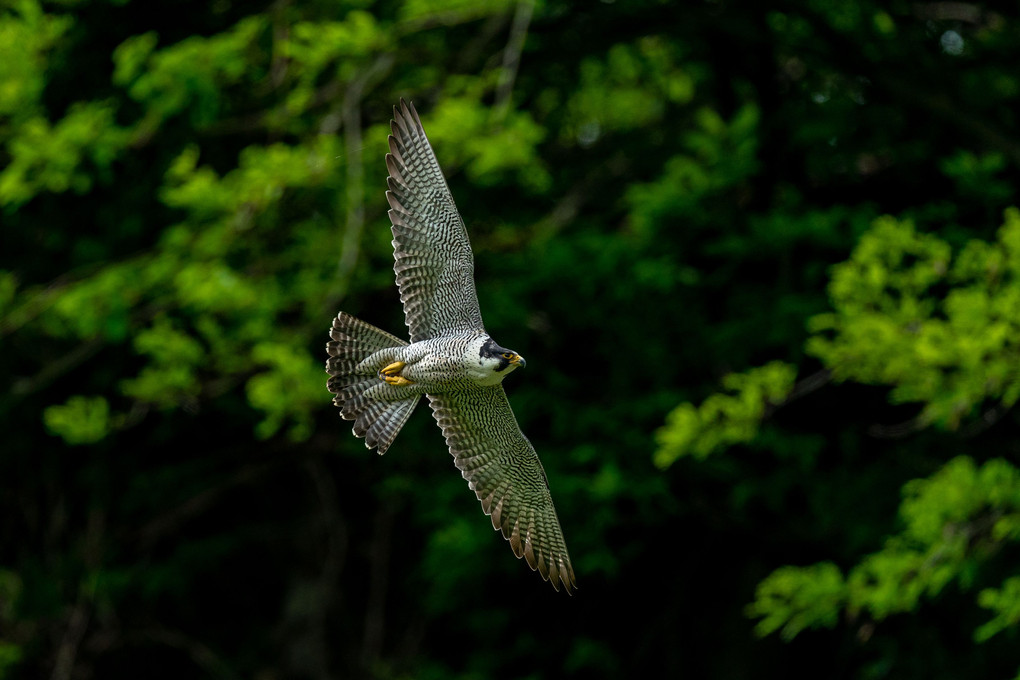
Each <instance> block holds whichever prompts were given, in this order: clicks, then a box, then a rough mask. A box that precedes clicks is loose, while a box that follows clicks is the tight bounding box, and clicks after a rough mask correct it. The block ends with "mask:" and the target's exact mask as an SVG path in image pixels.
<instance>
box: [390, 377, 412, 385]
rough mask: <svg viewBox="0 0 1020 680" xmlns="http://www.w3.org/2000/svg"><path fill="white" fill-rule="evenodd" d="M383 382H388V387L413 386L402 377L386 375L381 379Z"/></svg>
mask: <svg viewBox="0 0 1020 680" xmlns="http://www.w3.org/2000/svg"><path fill="white" fill-rule="evenodd" d="M383 380H385V381H386V382H388V383H389V384H390V385H398V386H399V385H413V384H414V383H413V382H411V381H410V380H408V379H407V378H405V377H404V376H402V375H387V376H385V377H383Z"/></svg>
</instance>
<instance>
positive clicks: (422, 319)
mask: <svg viewBox="0 0 1020 680" xmlns="http://www.w3.org/2000/svg"><path fill="white" fill-rule="evenodd" d="M390 129H391V130H392V134H391V135H390V137H389V146H390V152H389V153H388V154H386V168H387V170H389V177H388V178H387V184H388V186H389V190H388V191H387V192H386V199H387V200H388V201H389V204H390V211H389V217H390V222H391V223H392V225H393V226H392V229H391V231H392V232H393V257H394V260H395V262H394V265H393V270H394V272H395V273H396V279H397V287H398V288H399V290H400V301H401V302H402V303H403V305H404V320H405V322H406V323H407V328H408V330H409V331H410V336H411V342H410V343H407V342H404V341H403V340H401V339H400V338H397V337H396V336H393V335H390V334H389V333H387V332H386V331H383V330H380V329H378V328H376V327H375V326H372V325H369V324H367V323H365V322H364V321H361V320H359V319H356V318H355V317H353V316H351V315H350V314H347V313H345V312H340V313H339V314H338V315H337V317H336V318H335V319H334V320H333V327H332V328H331V329H330V338H332V340H331V342H329V343H328V344H327V345H326V351H327V352H328V353H329V359H328V360H327V361H326V372H327V373H329V374H330V376H331V377H330V379H329V382H328V383H327V386H328V388H329V391H330V392H332V393H333V394H334V395H335V396H334V397H333V403H334V404H336V405H337V406H338V407H339V408H340V414H341V415H342V416H343V417H344V419H345V420H353V421H354V434H355V436H357V437H364V438H365V446H367V447H368V448H376V449H377V450H378V451H379V453H380V454H382V453H385V452H386V450H387V449H388V448H389V447H390V445H391V444H392V443H393V440H394V438H395V437H396V436H397V433H398V432H400V428H402V427H403V426H404V423H406V422H407V419H408V418H409V417H410V415H411V412H412V411H413V410H414V407H415V406H416V405H417V404H418V401H419V400H420V399H421V396H422V395H423V394H424V395H425V396H427V397H428V400H429V405H430V406H431V407H432V414H433V416H435V419H436V422H437V423H439V427H440V428H441V429H442V431H443V435H444V436H445V437H446V444H447V446H449V448H450V453H451V454H452V455H453V459H454V463H455V464H456V465H457V468H458V469H460V471H461V474H462V475H463V477H464V479H466V480H467V482H468V486H469V487H470V488H471V490H472V491H474V492H475V495H476V496H477V497H478V500H479V501H481V503H482V510H483V511H484V512H485V514H487V515H489V516H490V518H491V519H492V526H493V528H494V529H496V530H498V531H501V532H502V533H503V536H504V537H505V538H506V539H507V540H508V541H509V542H510V547H511V548H512V549H513V551H514V554H515V555H517V557H523V558H524V559H525V560H527V563H528V565H529V566H530V567H531V568H532V569H535V570H537V571H538V572H539V573H540V574H541V575H542V578H544V579H546V580H548V581H549V582H550V583H551V584H552V586H553V588H555V589H556V590H559V589H560V586H563V588H564V589H565V590H566V591H567V593H572V592H573V590H574V589H575V588H576V587H577V584H576V582H575V579H574V568H573V566H572V565H571V563H570V556H569V555H568V554H567V546H566V543H565V542H564V540H563V531H562V529H560V523H559V519H558V518H557V516H556V509H555V507H553V501H552V495H550V493H549V483H548V480H547V479H546V475H545V470H543V469H542V463H541V462H539V460H538V454H537V453H535V448H534V447H533V446H532V445H531V442H529V441H528V438H527V437H525V436H524V433H523V432H521V429H520V427H519V426H518V425H517V420H516V418H514V414H513V411H512V410H511V409H510V402H509V401H507V397H506V393H505V392H504V391H503V386H502V382H503V379H504V378H505V377H506V376H508V375H509V374H510V373H512V372H513V371H514V370H515V369H517V368H522V367H524V365H525V361H524V357H522V356H521V355H520V354H518V353H517V352H514V351H513V350H509V349H507V348H505V347H501V346H500V345H499V344H497V343H496V342H495V341H494V340H493V339H492V338H491V337H489V334H488V333H486V332H485V328H484V326H483V324H482V314H481V311H480V310H479V308H478V295H477V293H476V292H475V282H474V255H473V254H472V252H471V243H470V242H469V240H468V235H467V229H466V228H465V227H464V220H463V219H461V216H460V213H459V212H458V211H457V206H456V205H455V204H454V202H453V196H452V195H451V194H450V189H449V187H448V186H447V184H446V179H445V178H444V177H443V172H442V170H440V168H439V162H438V161H437V160H436V156H435V153H433V151H432V147H431V145H430V144H429V140H428V138H427V137H426V136H425V130H424V129H423V128H422V125H421V120H420V119H419V118H418V113H417V111H415V110H414V105H413V104H407V103H406V102H405V101H404V100H403V99H401V100H400V105H399V106H395V107H393V121H392V122H391V123H390Z"/></svg>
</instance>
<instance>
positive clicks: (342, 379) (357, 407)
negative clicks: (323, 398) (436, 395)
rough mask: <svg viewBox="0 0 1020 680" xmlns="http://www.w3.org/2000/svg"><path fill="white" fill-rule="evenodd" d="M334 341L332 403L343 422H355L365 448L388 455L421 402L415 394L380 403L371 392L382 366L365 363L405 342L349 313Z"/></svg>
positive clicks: (337, 324) (336, 325) (339, 320)
mask: <svg viewBox="0 0 1020 680" xmlns="http://www.w3.org/2000/svg"><path fill="white" fill-rule="evenodd" d="M329 336H330V337H331V338H332V341H331V342H329V343H327V344H326V351H327V352H328V353H329V359H327V360H326V372H327V373H329V374H330V376H332V377H331V378H330V379H329V382H327V383H326V387H327V388H328V389H329V391H330V392H332V393H333V394H334V395H336V396H334V397H333V403H334V404H336V405H337V406H338V407H339V408H340V415H341V416H343V418H344V420H353V421H354V435H355V436H356V437H364V438H365V446H367V447H368V448H370V449H371V448H378V451H379V454H380V455H382V454H383V453H386V449H388V448H389V447H390V444H392V443H393V440H394V439H395V438H396V436H397V433H398V432H400V428H402V427H403V426H404V423H406V422H407V419H408V418H409V417H410V416H411V412H412V411H414V407H415V406H416V405H417V404H418V400H419V399H421V397H420V396H419V395H415V396H413V397H411V398H410V399H403V400H400V401H380V400H377V399H375V398H373V397H372V396H371V395H370V394H368V391H369V390H370V389H371V388H373V387H376V386H377V385H379V384H380V380H379V370H380V369H381V368H383V364H384V363H385V361H384V360H380V361H379V362H374V363H378V364H379V365H378V366H376V365H374V363H370V364H368V365H366V364H365V360H366V359H368V358H369V357H371V356H372V355H373V354H375V353H376V352H378V351H380V350H385V349H392V348H394V347H403V346H405V345H407V343H406V342H404V341H403V340H401V339H400V338H398V337H396V336H393V335H390V334H389V333H387V332H386V331H384V330H381V329H379V328H376V327H375V326H372V325H371V324H367V323H365V322H364V321H361V320H360V319H357V318H355V317H353V316H351V315H350V314H347V313H346V312H340V313H339V314H337V317H336V318H335V319H334V320H333V327H332V328H331V329H330V331H329Z"/></svg>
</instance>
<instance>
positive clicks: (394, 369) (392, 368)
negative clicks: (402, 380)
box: [379, 361, 407, 375]
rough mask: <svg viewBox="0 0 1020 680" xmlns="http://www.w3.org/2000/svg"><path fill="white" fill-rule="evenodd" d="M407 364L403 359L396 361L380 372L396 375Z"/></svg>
mask: <svg viewBox="0 0 1020 680" xmlns="http://www.w3.org/2000/svg"><path fill="white" fill-rule="evenodd" d="M406 365H407V364H405V363H404V362H403V361H394V362H393V363H392V364H390V365H389V366H386V367H385V368H383V369H382V370H380V371H379V372H380V373H382V374H383V375H396V374H397V373H400V371H402V370H403V368H404V366H406Z"/></svg>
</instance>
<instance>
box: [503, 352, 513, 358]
mask: <svg viewBox="0 0 1020 680" xmlns="http://www.w3.org/2000/svg"><path fill="white" fill-rule="evenodd" d="M512 356H513V354H511V353H510V352H503V358H504V359H509V358H511V357H512Z"/></svg>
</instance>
